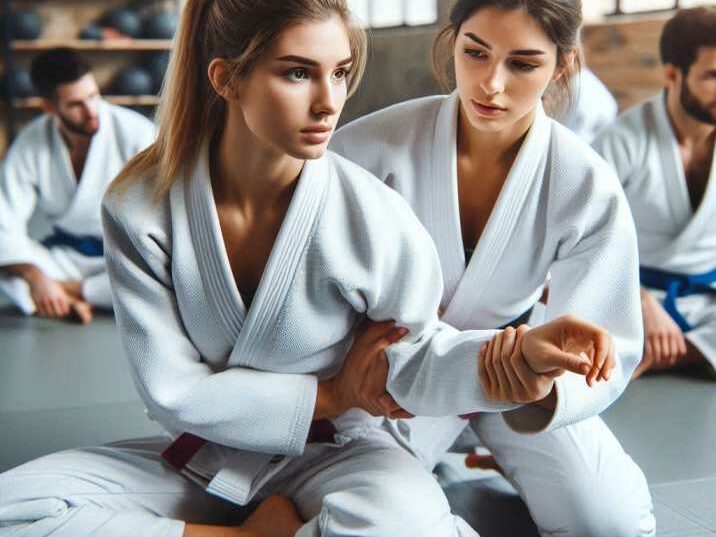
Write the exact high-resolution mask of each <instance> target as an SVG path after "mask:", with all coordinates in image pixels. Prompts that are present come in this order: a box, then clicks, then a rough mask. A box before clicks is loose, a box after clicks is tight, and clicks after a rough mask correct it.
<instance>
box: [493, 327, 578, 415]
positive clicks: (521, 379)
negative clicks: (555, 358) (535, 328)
mask: <svg viewBox="0 0 716 537" xmlns="http://www.w3.org/2000/svg"><path fill="white" fill-rule="evenodd" d="M529 331H530V328H529V326H527V325H522V326H520V327H519V328H517V329H514V328H512V327H508V328H506V329H505V330H503V331H502V332H500V333H498V334H497V335H496V336H495V337H493V338H492V339H491V340H490V341H489V342H488V343H485V344H484V345H483V346H482V347H481V348H480V360H479V364H480V365H479V372H480V384H481V386H482V390H483V392H484V393H485V395H487V396H488V397H489V398H490V399H494V400H497V401H505V402H511V403H525V404H527V403H534V402H537V401H541V400H542V399H545V398H546V397H548V396H549V395H550V393H551V392H552V389H553V387H554V379H555V378H557V377H558V376H559V375H561V374H562V373H563V372H564V370H563V369H554V370H551V371H548V372H545V373H535V372H534V371H533V370H532V368H531V367H530V366H529V364H528V363H527V361H526V360H525V357H524V355H523V353H522V342H523V340H524V337H525V335H526V334H528V333H529Z"/></svg>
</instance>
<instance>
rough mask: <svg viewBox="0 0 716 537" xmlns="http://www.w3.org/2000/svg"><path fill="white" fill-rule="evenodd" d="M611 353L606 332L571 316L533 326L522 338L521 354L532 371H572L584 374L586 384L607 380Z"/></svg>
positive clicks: (612, 362) (609, 339)
mask: <svg viewBox="0 0 716 537" xmlns="http://www.w3.org/2000/svg"><path fill="white" fill-rule="evenodd" d="M614 352H615V351H614V341H613V340H612V337H611V335H610V334H609V332H607V331H606V330H604V329H603V328H601V327H599V326H597V325H596V324H593V323H590V322H587V321H584V320H582V319H579V318H577V317H575V316H574V315H564V316H562V317H559V318H557V319H554V320H553V321H550V322H549V323H546V324H543V325H541V326H538V327H536V328H533V329H532V330H530V331H529V332H527V333H526V334H525V336H524V338H522V353H523V354H524V357H525V360H526V361H527V363H528V364H529V366H530V368H531V369H532V370H533V371H534V372H535V373H551V372H556V371H560V370H566V371H572V372H573V373H578V374H580V375H585V376H586V380H587V384H588V385H589V386H593V385H594V383H595V382H596V381H599V380H609V377H610V375H611V373H612V370H613V369H614V365H615V364H616V360H615V358H614Z"/></svg>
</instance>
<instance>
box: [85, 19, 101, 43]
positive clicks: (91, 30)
mask: <svg viewBox="0 0 716 537" xmlns="http://www.w3.org/2000/svg"><path fill="white" fill-rule="evenodd" d="M80 39H87V40H90V41H101V40H102V39H104V32H103V31H102V27H101V26H99V25H98V24H95V23H94V22H90V23H89V24H87V25H86V26H85V27H84V28H82V31H81V32H80Z"/></svg>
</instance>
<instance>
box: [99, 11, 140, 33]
mask: <svg viewBox="0 0 716 537" xmlns="http://www.w3.org/2000/svg"><path fill="white" fill-rule="evenodd" d="M104 24H105V25H106V26H109V27H110V28H114V29H115V30H117V31H119V33H121V34H122V35H125V36H127V37H139V34H140V33H141V31H142V19H141V18H140V16H139V14H138V13H137V12H136V11H132V10H131V9H127V8H122V9H115V10H114V11H110V12H109V14H108V15H107V16H106V17H105V18H104Z"/></svg>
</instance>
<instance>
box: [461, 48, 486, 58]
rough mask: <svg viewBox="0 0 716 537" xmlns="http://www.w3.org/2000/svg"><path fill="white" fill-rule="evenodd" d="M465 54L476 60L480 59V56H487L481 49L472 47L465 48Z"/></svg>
mask: <svg viewBox="0 0 716 537" xmlns="http://www.w3.org/2000/svg"><path fill="white" fill-rule="evenodd" d="M465 54H467V55H468V56H470V57H471V58H475V59H477V60H481V59H482V58H486V57H487V54H485V53H484V52H483V51H482V50H477V49H474V48H466V49H465Z"/></svg>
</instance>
